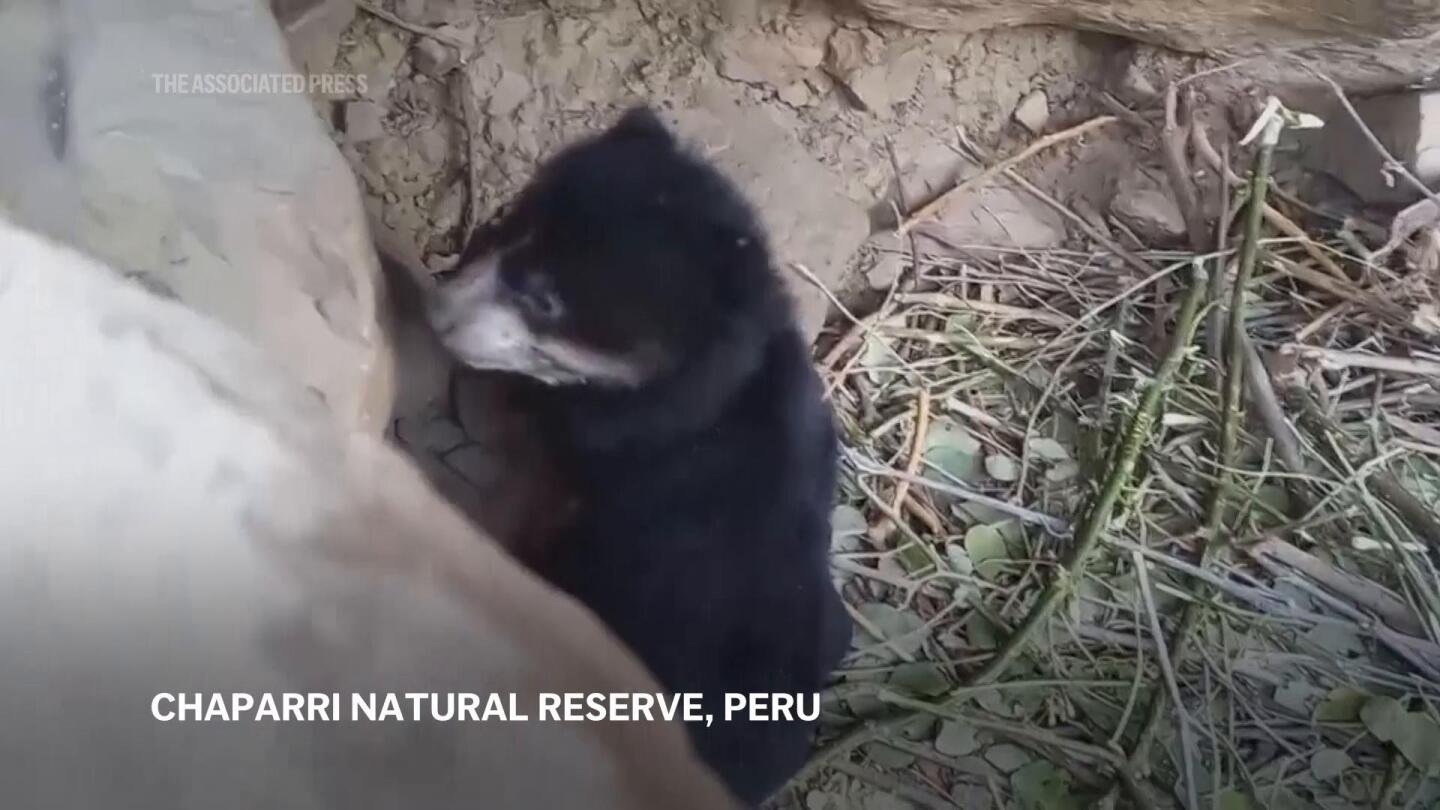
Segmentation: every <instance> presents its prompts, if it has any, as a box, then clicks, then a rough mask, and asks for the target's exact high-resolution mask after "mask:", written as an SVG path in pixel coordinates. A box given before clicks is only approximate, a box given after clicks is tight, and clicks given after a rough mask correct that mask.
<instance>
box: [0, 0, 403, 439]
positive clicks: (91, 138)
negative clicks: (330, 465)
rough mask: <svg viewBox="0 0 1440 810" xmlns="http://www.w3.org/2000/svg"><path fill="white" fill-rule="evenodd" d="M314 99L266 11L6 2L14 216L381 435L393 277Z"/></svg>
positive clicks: (4, 178)
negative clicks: (218, 327) (387, 303)
mask: <svg viewBox="0 0 1440 810" xmlns="http://www.w3.org/2000/svg"><path fill="white" fill-rule="evenodd" d="M62 13H63V19H61V14H62ZM282 76H283V77H287V78H277V77H282ZM245 82H248V83H249V84H245ZM267 82H268V83H267ZM232 83H233V84H232ZM207 85H208V87H207ZM197 89H198V90H199V92H197ZM214 89H218V90H220V91H221V92H208V90H214ZM307 89H308V88H307V82H306V81H305V80H304V78H303V75H302V74H298V73H296V72H295V70H294V68H293V67H292V63H291V60H290V58H289V57H288V56H287V53H286V47H285V43H284V41H283V40H282V38H281V35H280V30H279V28H278V27H277V25H276V22H275V19H274V18H273V17H271V16H270V12H269V9H268V8H267V7H266V4H263V3H258V2H255V1H254V0H207V2H204V3H197V2H193V0H151V1H150V2H144V3H115V2H110V0H70V2H66V3H63V4H62V3H53V2H46V0H16V2H11V3H6V4H0V108H3V109H4V111H5V112H4V114H3V115H0V214H3V215H5V216H8V217H10V218H11V219H13V220H15V221H17V222H20V223H22V224H24V225H27V226H29V227H31V228H34V229H36V230H39V231H41V232H43V233H46V234H48V235H51V236H53V237H56V238H58V239H59V240H61V241H63V242H66V243H68V244H71V245H74V246H77V247H80V248H82V249H84V250H85V251H87V252H89V253H91V254H93V255H96V256H98V257H100V258H102V259H104V260H106V261H107V262H108V263H109V264H110V265H112V266H114V267H116V268H117V269H118V270H119V271H120V272H122V273H123V274H125V275H127V276H131V277H133V278H135V279H136V280H137V281H139V282H140V283H142V284H144V285H146V286H147V287H149V288H150V289H152V290H156V291H160V292H162V293H164V294H165V295H168V296H172V297H174V298H178V299H179V300H181V301H183V302H184V303H185V304H187V305H188V306H190V307H191V308H193V309H195V310H198V311H200V312H202V313H205V314H206V315H209V316H211V317H213V318H215V319H217V320H219V321H221V322H223V323H225V324H226V325H228V326H230V327H232V328H234V329H236V330H237V331H239V332H241V333H243V334H245V335H247V336H249V337H251V338H252V339H254V340H255V341H256V342H257V343H259V344H260V345H261V346H262V347H264V348H265V349H267V350H269V351H270V352H271V353H272V354H273V355H274V356H275V358H276V359H277V360H279V361H280V362H281V363H282V364H283V365H284V367H285V368H286V369H287V370H288V371H289V372H290V373H291V374H292V375H294V376H295V378H296V379H298V380H299V381H300V382H301V383H303V384H304V385H306V386H308V387H309V388H310V389H311V390H312V391H313V392H314V393H316V394H318V395H319V397H320V398H321V399H323V400H324V401H325V402H326V403H327V404H328V405H329V407H330V408H331V409H332V410H333V411H334V412H335V413H336V415H337V416H338V417H339V418H340V419H341V420H342V422H343V423H344V424H346V425H348V426H351V427H360V428H363V429H366V430H370V431H372V432H378V430H379V429H380V428H381V427H382V426H383V424H384V423H385V422H386V421H387V420H388V414H389V408H390V399H391V391H390V388H391V383H390V378H391V361H390V353H389V350H388V348H387V345H386V340H385V339H384V335H383V334H382V331H381V329H380V327H379V325H378V323H377V318H376V312H377V307H378V300H377V299H378V296H377V291H376V282H377V279H378V273H379V268H378V264H377V261H376V258H375V253H374V250H373V248H372V247H371V244H370V236H369V233H368V230H367V227H366V223H365V216H364V212H363V210H362V208H361V205H360V199H359V193H358V190H357V188H356V183H355V180H354V177H353V175H352V174H351V172H350V169H349V167H348V166H347V165H346V164H345V162H344V161H343V159H342V158H341V156H340V154H339V152H338V151H337V150H336V148H335V146H334V144H332V143H331V141H330V140H329V138H328V137H327V134H326V132H325V129H324V126H323V124H322V123H321V121H320V120H319V119H318V117H317V116H316V115H315V112H314V109H313V107H312V106H311V103H310V101H309V98H308V96H307V94H306V90H307ZM37 100H43V103H36V102H37Z"/></svg>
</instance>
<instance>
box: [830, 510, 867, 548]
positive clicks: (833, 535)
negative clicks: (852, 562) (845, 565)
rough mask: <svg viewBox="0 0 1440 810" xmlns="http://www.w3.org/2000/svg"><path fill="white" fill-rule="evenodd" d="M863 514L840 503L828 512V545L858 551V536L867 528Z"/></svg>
mask: <svg viewBox="0 0 1440 810" xmlns="http://www.w3.org/2000/svg"><path fill="white" fill-rule="evenodd" d="M869 528H870V527H869V526H868V525H867V524H866V523H865V515H864V514H862V513H861V512H860V510H859V509H856V508H855V507H853V506H849V505H847V504H841V505H840V506H837V507H835V511H834V512H831V513H830V547H831V548H832V549H834V550H836V551H842V552H844V551H858V550H859V549H860V542H861V541H860V538H862V537H864V536H865V532H866V531H868V530H869Z"/></svg>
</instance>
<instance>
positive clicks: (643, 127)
mask: <svg viewBox="0 0 1440 810" xmlns="http://www.w3.org/2000/svg"><path fill="white" fill-rule="evenodd" d="M610 135H611V136H612V137H620V138H637V139H645V140H654V141H656V142H658V143H664V144H666V145H669V144H673V143H674V142H675V139H674V136H672V135H671V134H670V130H668V129H666V128H665V122H663V121H661V120H660V116H658V115H656V114H655V111H654V110H652V109H650V108H649V107H646V106H643V105H642V106H640V107H633V108H631V109H630V111H629V112H627V113H625V114H624V115H623V116H621V117H620V120H619V121H617V122H616V123H615V126H613V127H611V128H610Z"/></svg>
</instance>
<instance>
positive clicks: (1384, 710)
mask: <svg viewBox="0 0 1440 810" xmlns="http://www.w3.org/2000/svg"><path fill="white" fill-rule="evenodd" d="M1360 719H1361V720H1362V721H1364V723H1365V728H1366V729H1368V730H1369V731H1370V733H1371V734H1373V735H1375V737H1376V739H1379V740H1382V741H1384V742H1388V743H1390V744H1391V745H1393V746H1395V749H1396V750H1397V751H1399V752H1400V753H1401V754H1402V755H1404V757H1405V758H1406V759H1408V760H1409V761H1410V764H1411V765H1413V766H1415V769H1416V770H1418V771H1420V772H1421V773H1422V774H1427V775H1428V774H1431V773H1434V772H1435V771H1437V770H1440V726H1436V725H1435V721H1433V720H1431V719H1430V718H1429V717H1428V716H1426V715H1425V714H1423V713H1421V712H1407V711H1405V707H1404V706H1402V705H1401V704H1400V701H1398V700H1395V699H1394V698H1388V697H1375V698H1371V699H1370V700H1368V701H1366V703H1365V708H1364V709H1362V710H1361V711H1360Z"/></svg>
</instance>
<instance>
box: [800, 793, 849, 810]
mask: <svg viewBox="0 0 1440 810" xmlns="http://www.w3.org/2000/svg"><path fill="white" fill-rule="evenodd" d="M844 807H845V797H844V796H838V795H836V794H834V793H827V792H825V791H821V790H812V791H810V792H809V793H806V794H805V810H843V808H844Z"/></svg>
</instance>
